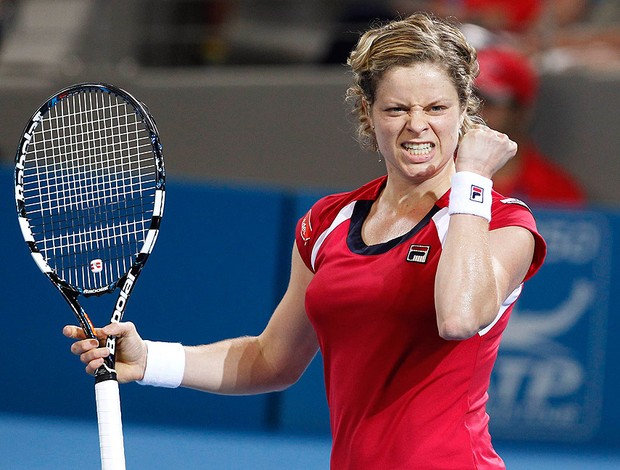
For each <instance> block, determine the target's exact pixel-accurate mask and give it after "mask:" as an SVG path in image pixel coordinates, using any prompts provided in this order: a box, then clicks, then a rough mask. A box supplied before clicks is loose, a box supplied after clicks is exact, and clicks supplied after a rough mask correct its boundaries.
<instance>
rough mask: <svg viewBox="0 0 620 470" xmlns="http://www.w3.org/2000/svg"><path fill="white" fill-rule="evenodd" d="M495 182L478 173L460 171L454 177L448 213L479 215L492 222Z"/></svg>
mask: <svg viewBox="0 0 620 470" xmlns="http://www.w3.org/2000/svg"><path fill="white" fill-rule="evenodd" d="M492 188H493V181H491V180H490V179H489V178H485V177H484V176H482V175H479V174H478V173H472V172H470V171H458V172H456V173H455V174H454V176H453V177H452V188H451V190H450V203H449V204H448V213H449V214H450V215H452V214H471V215H477V216H479V217H483V218H485V219H487V220H488V221H489V222H490V221H491V202H492V200H493V196H492V194H491V191H492Z"/></svg>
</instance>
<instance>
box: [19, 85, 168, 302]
mask: <svg viewBox="0 0 620 470" xmlns="http://www.w3.org/2000/svg"><path fill="white" fill-rule="evenodd" d="M15 201H16V208H17V215H18V220H19V225H20V228H21V231H22V235H23V236H24V240H25V241H26V244H27V245H28V247H29V249H30V251H31V254H32V257H33V259H34V260H35V262H36V264H37V266H38V267H39V269H40V270H41V271H42V272H43V273H45V274H46V275H47V276H48V277H49V278H50V280H51V281H52V282H53V283H54V284H55V285H56V286H57V287H58V288H60V289H61V291H63V294H65V296H67V294H69V295H73V296H77V295H84V296H90V295H101V294H105V293H109V292H112V291H114V290H115V288H116V287H117V286H118V285H119V284H121V283H122V282H123V283H124V281H125V279H126V277H127V273H129V272H130V271H131V272H132V273H133V275H132V277H134V278H135V277H136V276H137V274H139V272H140V270H141V268H142V266H143V265H144V263H145V262H146V260H147V258H148V256H149V254H150V253H151V251H152V249H153V247H154V244H155V241H156V240H157V235H158V232H159V225H160V222H161V218H162V216H163V209H164V202H165V170H164V160H163V152H162V145H161V142H160V139H159V133H158V130H157V126H156V124H155V121H154V119H153V117H152V116H151V114H150V113H149V111H148V109H147V108H146V106H145V105H144V104H143V103H141V102H140V101H138V100H137V99H136V98H134V97H133V96H132V95H131V94H129V93H128V92H126V91H125V90H122V89H120V88H117V87H115V86H113V85H109V84H105V83H79V84H76V85H72V86H69V87H67V88H64V89H62V90H60V91H59V92H57V93H55V94H54V95H52V96H51V97H49V98H48V99H47V100H46V101H45V102H44V103H43V104H42V105H41V106H40V107H39V109H38V110H37V111H36V112H35V113H34V114H33V115H32V117H31V118H30V119H29V121H28V123H27V124H26V126H25V128H24V132H23V134H22V137H21V139H20V142H19V145H18V148H17V153H16V157H15Z"/></svg>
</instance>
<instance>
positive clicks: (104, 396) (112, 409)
mask: <svg viewBox="0 0 620 470" xmlns="http://www.w3.org/2000/svg"><path fill="white" fill-rule="evenodd" d="M95 399H96V402H97V422H98V425H99V448H100V450H101V470H125V449H124V446H123V424H122V421H121V400H120V394H119V391H118V382H117V381H116V380H104V381H102V382H97V383H96V384H95Z"/></svg>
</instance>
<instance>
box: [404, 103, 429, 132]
mask: <svg viewBox="0 0 620 470" xmlns="http://www.w3.org/2000/svg"><path fill="white" fill-rule="evenodd" d="M408 115H409V120H408V122H407V126H408V127H409V128H410V129H411V130H412V131H413V132H418V133H419V132H422V131H423V130H425V129H426V128H427V127H428V121H427V120H426V115H425V114H424V111H422V110H416V109H412V110H410V111H409V113H408Z"/></svg>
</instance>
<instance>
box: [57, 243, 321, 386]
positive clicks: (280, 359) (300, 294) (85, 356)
mask: <svg viewBox="0 0 620 470" xmlns="http://www.w3.org/2000/svg"><path fill="white" fill-rule="evenodd" d="M312 276H313V274H312V272H311V271H310V270H309V269H308V268H307V267H306V265H305V264H304V263H303V261H302V259H301V256H300V255H299V252H298V251H297V247H294V248H293V255H292V265H291V276H290V281H289V285H288V288H287V290H286V293H285V294H284V296H283V298H282V300H281V301H280V304H279V305H278V306H277V308H276V309H275V311H274V313H273V315H272V317H271V319H270V320H269V323H268V324H267V326H266V328H265V329H264V330H263V332H262V333H261V334H260V335H259V336H245V337H240V338H234V339H228V340H224V341H219V342H217V343H213V344H205V345H201V346H185V347H184V351H185V370H184V374H183V381H182V383H181V385H182V386H184V387H189V388H194V389H197V390H203V391H207V392H212V393H219V394H227V395H247V394H255V393H262V392H270V391H276V390H282V389H285V388H287V387H288V386H290V385H292V384H293V383H295V382H296V381H297V380H298V379H299V377H300V376H301V375H302V374H303V372H304V370H305V369H306V367H307V366H308V364H309V363H310V361H311V360H312V358H313V357H314V356H315V354H316V352H317V350H318V342H317V339H316V335H315V332H314V329H313V328H312V325H311V324H310V321H309V320H308V317H307V316H306V311H305V295H306V288H307V287H308V284H309V283H310V281H311V280H312ZM63 332H64V334H65V335H66V336H68V337H70V338H76V339H78V341H76V342H75V343H74V344H73V345H72V347H71V351H72V352H73V353H74V354H76V355H78V356H80V360H81V361H82V362H83V363H85V364H86V371H87V372H88V373H90V374H93V373H94V371H95V370H96V369H97V368H98V367H99V366H100V365H101V364H102V362H103V357H105V356H107V355H108V351H107V350H106V348H97V347H96V346H97V345H96V341H95V340H90V339H83V338H84V335H83V333H82V331H81V329H80V328H77V327H74V326H68V327H65V329H64V330H63ZM109 334H114V335H117V361H116V362H117V364H116V370H117V374H118V379H119V381H120V382H130V381H134V380H141V379H142V378H143V376H144V370H145V367H146V355H147V347H146V345H145V343H144V341H143V340H142V339H141V338H140V336H139V335H138V333H137V332H136V329H135V327H134V326H133V325H132V324H131V323H120V324H110V325H107V326H106V327H105V328H102V329H97V335H98V336H99V335H101V337H102V338H105V336H107V335H109Z"/></svg>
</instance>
